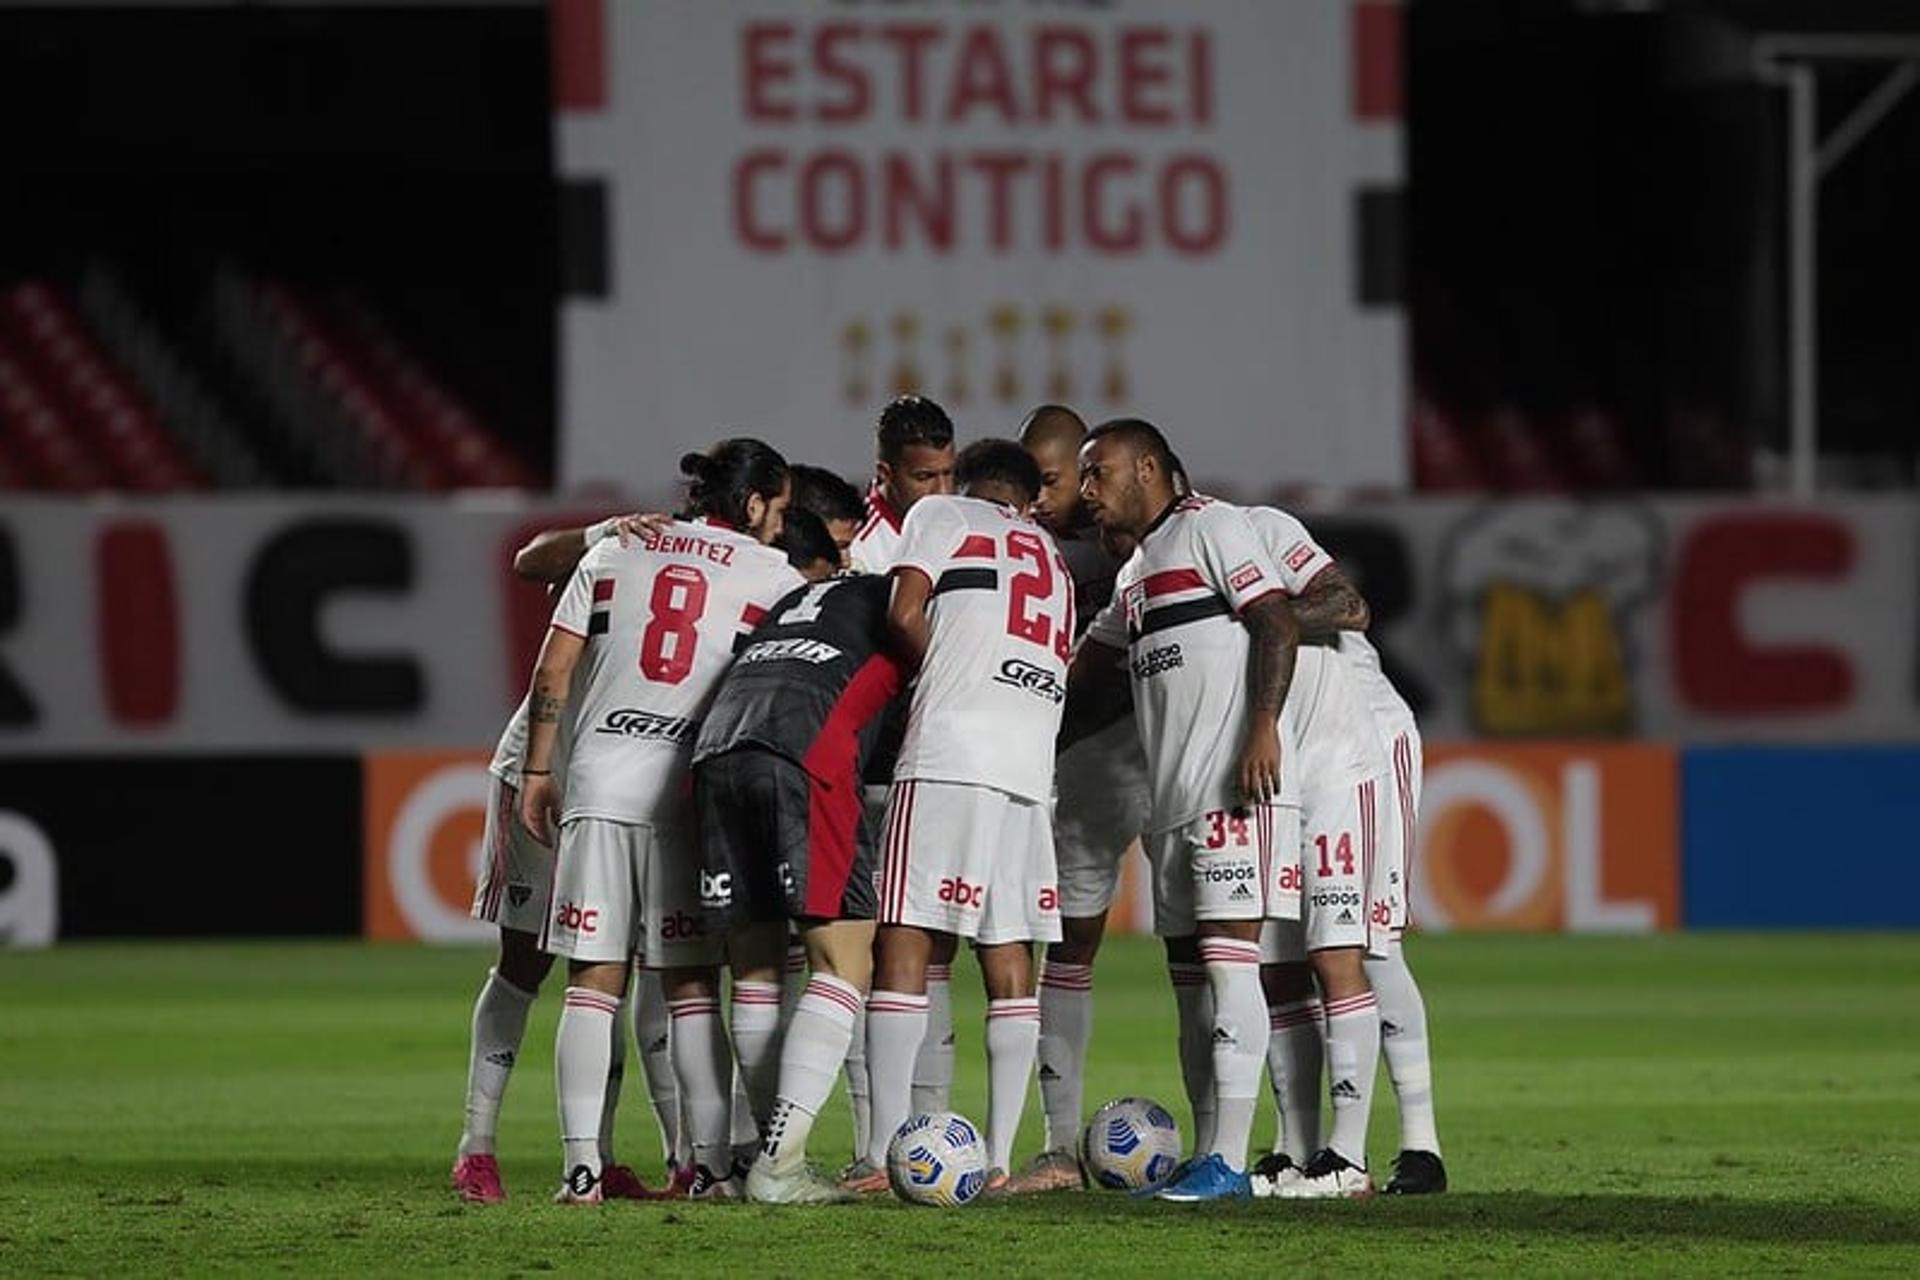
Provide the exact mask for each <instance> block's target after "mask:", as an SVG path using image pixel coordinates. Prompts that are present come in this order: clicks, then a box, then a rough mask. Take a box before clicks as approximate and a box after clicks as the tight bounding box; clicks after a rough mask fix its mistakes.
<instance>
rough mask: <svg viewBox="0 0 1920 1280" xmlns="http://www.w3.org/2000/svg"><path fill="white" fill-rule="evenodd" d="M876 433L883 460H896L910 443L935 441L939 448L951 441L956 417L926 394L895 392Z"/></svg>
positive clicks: (934, 443)
mask: <svg viewBox="0 0 1920 1280" xmlns="http://www.w3.org/2000/svg"><path fill="white" fill-rule="evenodd" d="M874 434H875V435H876V436H878V437H879V440H880V458H881V460H882V461H883V462H887V463H895V462H898V461H900V455H901V454H902V453H904V452H905V451H906V448H907V446H908V445H910V444H926V445H932V446H933V447H934V448H936V449H945V448H947V447H948V446H949V445H951V444H952V443H953V419H952V418H949V417H948V416H947V411H946V410H945V409H942V408H941V407H940V406H939V405H937V404H935V403H934V402H933V401H931V400H929V399H927V398H926V397H925V396H896V397H895V398H894V399H892V400H889V401H887V407H886V408H884V409H882V410H881V411H880V422H879V424H878V425H877V426H876V427H875V428H874Z"/></svg>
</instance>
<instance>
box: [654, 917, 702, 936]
mask: <svg viewBox="0 0 1920 1280" xmlns="http://www.w3.org/2000/svg"><path fill="white" fill-rule="evenodd" d="M706 936H707V922H706V921H705V920H702V919H700V917H698V916H690V915H688V914H687V913H686V912H684V911H674V912H671V913H669V914H668V915H666V916H663V917H662V918H661V920H660V941H662V942H692V941H693V940H695V939H697V938H704V937H706Z"/></svg>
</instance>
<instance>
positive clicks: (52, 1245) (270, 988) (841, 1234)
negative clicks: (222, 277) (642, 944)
mask: <svg viewBox="0 0 1920 1280" xmlns="http://www.w3.org/2000/svg"><path fill="white" fill-rule="evenodd" d="M1411 956H1412V959H1413V963H1414V967H1415V971H1416V973H1418V974H1419V976H1420V978H1421V980H1422V983H1423V985H1424V987H1425V989H1426V992H1427V998H1428V1002H1429V1007H1430V1010H1431V1013H1432V1022H1433V1034H1434V1042H1435V1072H1436V1076H1437V1090H1438V1097H1439V1106H1440V1121H1441V1132H1442V1137H1443V1139H1444V1141H1445V1143H1446V1148H1447V1159H1448V1166H1449V1169H1450V1171H1451V1174H1452V1177H1453V1184H1454V1189H1453V1190H1452V1191H1451V1192H1450V1193H1449V1194H1447V1195H1445V1196H1440V1197H1434V1198H1431V1199H1426V1200H1409V1201H1390V1200H1386V1199H1384V1198H1376V1199H1374V1200H1373V1201H1370V1202H1364V1203H1339V1204H1312V1205H1299V1204H1279V1203H1274V1202H1257V1203H1253V1204H1242V1205H1230V1206H1206V1207H1185V1206H1173V1205H1159V1204H1152V1203H1135V1202H1130V1201H1128V1200H1127V1199H1125V1198H1124V1197H1121V1196H1116V1195H1112V1194H1107V1193H1092V1192H1086V1193H1066V1194H1061V1195H1055V1196H1050V1197H1043V1198H1038V1199H1031V1200H1027V1201H1024V1202H1012V1203H995V1204H984V1205H977V1206H974V1207H971V1208H968V1209H965V1210H960V1211H955V1212H947V1213H941V1212H938V1211H933V1210H926V1209H912V1208H908V1207H906V1206H904V1205H900V1204H896V1203H892V1202H891V1201H888V1202H885V1203H874V1204H864V1205H856V1206H848V1207H843V1208H825V1209H812V1210H774V1209H767V1208H762V1207H758V1206H746V1205H686V1204H680V1205H664V1206H663V1205H638V1204H616V1205H608V1206H605V1207H603V1208H602V1209H600V1210H598V1211H594V1210H580V1209H563V1208H558V1207H555V1206H553V1205H550V1204H548V1203H546V1197H547V1192H548V1191H549V1190H550V1188H551V1187H552V1186H553V1184H554V1183H555V1181H556V1179H557V1175H558V1151H557V1141H556V1138H555V1129H554V1119H553V1114H554V1104H553V1095H552V1077H551V1072H550V1064H551V1052H552V1050H551V1045H552V1028H553V1019H554V1017H555V1015H556V1013H557V1011H558V1007H559V1003H560V1002H559V1000H558V998H557V994H558V992H557V987H550V988H549V991H548V994H547V996H546V998H543V999H542V1000H541V1002H540V1003H539V1005H538V1006H536V1014H535V1018H534V1022H533V1025H532V1027H531V1029H530V1031H529V1034H528V1040H527V1049H526V1051H525V1053H524V1054H523V1056H522V1065H521V1068H520V1071H519V1074H518V1076H517V1078H516V1079H515V1081H514V1085H513V1089H512V1091H511V1092H510V1094H509V1096H508V1099H507V1107H506V1114H505V1117H504V1120H503V1124H502V1131H501V1156H502V1163H503V1167H504V1169H505V1172H506V1176H507V1181H508V1187H509V1189H510V1191H511V1192H512V1194H513V1199H512V1201H511V1202H510V1203H509V1204H507V1205H504V1206H499V1207H494V1208H487V1209H475V1208H468V1207H465V1206H462V1205H459V1204H457V1203H455V1202H454V1200H453V1199H452V1196H451V1195H450V1193H449V1192H448V1191H447V1189H446V1181H445V1180H446V1173H447V1166H448V1164H449V1161H450V1157H451V1151H452V1147H453V1143H454V1139H455V1137H456V1136H457V1131H458V1127H459V1114H460V1095H461V1090H462V1087H463V1081H464V1071H465V1046H466V1034H467V1031H466V1022H467V1015H468V1011H469V1008H470V1005H471V1000H472V997H473V994H474V991H475V990H476V989H477V986H478V983H479V981H480V979H481V976H482V974H483V972H484V969H485V965H486V963H487V961H486V957H485V955H484V954H483V953H481V952H477V951H463V950H454V951H447V950H440V951H434V950H426V949H413V948H376V947H370V946H363V945H357V944H311V945H307V944H280V943H261V944H257V945H217V946H216V945H206V946H185V945H162V944H136V945H121V946H72V947H67V948H63V949H59V950H55V951H51V952H47V953H41V954H31V955H22V954H3V953H0V1274H13V1275H50V1274H76V1275H102V1274H108V1273H122V1272H126V1271H133V1272H136V1273H152V1272H163V1273H201V1272H212V1271H229V1272H242V1273H249V1274H257V1273H268V1272H321V1273H331V1274H353V1273H368V1272H373V1273H388V1272H400V1271H425V1270H433V1271H442V1272H459V1273H466V1274H484V1275H496V1274H504V1273H530V1272H547V1271H568V1272H585V1271H615V1272H643V1271H644V1272H648V1273H653V1274H661V1275H676V1274H696V1273H697V1274H712V1275H740V1276H760V1275H791V1276H810V1275H816V1274H819V1275H851V1274H868V1275H904V1274H916V1273H918V1274H962V1275H964V1274H967V1273H970V1272H979V1273H986V1274H1009V1275H1011V1274H1026V1275H1037V1276H1059V1275H1069V1276H1075V1275H1101V1274H1129V1275H1131V1274H1148V1273H1158V1274H1168V1275H1181V1276H1207V1275H1213V1274H1222V1275H1239V1274H1252V1273H1255V1272H1261V1273H1267V1274H1272V1273H1276V1272H1282V1271H1284V1272H1291V1273H1295V1274H1306V1275H1326V1276H1337V1275H1343V1274H1345V1275H1357V1276H1369V1275H1395V1276H1397V1275H1400V1274H1459V1273H1488V1272H1502V1273H1512V1272H1529V1273H1533V1272H1556V1273H1584V1274H1595V1273H1601V1272H1604V1271H1609V1270H1611V1271H1614V1272H1626V1271H1631V1272H1634V1273H1655V1274H1663V1275H1664V1274H1675V1273H1713V1274H1727V1273H1735V1272H1739V1273H1752V1272H1766V1273H1783V1272H1800V1273H1808V1274H1818V1275H1833V1274H1842V1275H1851V1274H1857V1273H1861V1272H1870V1271H1889V1272H1896V1271H1897V1272H1905V1273H1907V1274H1913V1273H1914V1272H1915V1271H1916V1270H1920V939H1916V938H1913V937H1901V936H1884V935H1883V936H1805V935H1798V936H1764V937H1763V936H1747V935H1712V934H1705V935H1683V936H1673V937H1662V938H1653V939H1636V940H1610V939H1559V938H1519V937H1512V938H1417V939H1415V940H1413V942H1412V943H1411ZM955 985H956V991H957V992H959V997H960V998H959V999H958V1000H957V1001H956V1003H957V1005H958V1017H957V1021H958V1024H959V1028H960V1037H961V1039H960V1047H961V1056H960V1064H961V1065H960V1076H959V1082H958V1084H957V1087H956V1102H957V1104H958V1107H959V1109H960V1110H962V1111H964V1112H968V1113H970V1114H972V1115H974V1116H976V1117H981V1116H982V1112H983V1104H984V1093H985V1084H984V1080H985V1071H984V1067H983V1065H982V1063H981V1061H980V1052H979V1046H980V1032H979V1021H978V1019H979V1013H980V1002H979V997H978V993H977V991H976V990H974V989H973V987H975V986H976V985H977V984H975V983H974V973H973V970H972V968H971V966H970V965H967V964H966V963H965V962H963V963H962V965H961V966H959V969H958V975H957V981H956V984H955ZM1095 1001H1096V1008H1097V1032H1096V1038H1095V1043H1094V1050H1093V1061H1092V1065H1091V1080H1090V1082H1089V1087H1088V1100H1089V1103H1090V1104H1091V1103H1094V1102H1097V1101H1099V1100H1100V1099H1101V1098H1103V1097H1106V1096H1109V1095H1113V1094H1118V1093H1122V1092H1135V1093H1143V1094H1147V1095H1150V1096H1154V1097H1157V1098H1160V1099H1162V1100H1164V1101H1166V1102H1168V1103H1169V1104H1176V1105H1175V1110H1176V1113H1180V1114H1183V1115H1184V1107H1183V1106H1180V1105H1177V1104H1180V1103H1181V1102H1182V1098H1181V1093H1180V1088H1179V1077H1178V1072H1177V1069H1176V1066H1175V1063H1174V1059H1173V1054H1172V1050H1171V1044H1170V1041H1171V1028H1172V1002H1171V998H1170V996H1169V994H1168V992H1167V988H1166V985H1165V980H1164V978H1163V977H1162V976H1161V974H1160V971H1159V967H1158V956H1157V952H1156V950H1155V949H1154V947H1153V945H1152V944H1151V943H1149V942H1147V941H1144V940H1138V939H1122V940H1117V941H1115V942H1113V943H1112V944H1111V945H1110V946H1109V948H1108V950H1107V952H1106V953H1105V954H1104V955H1103V956H1102V957H1101V960H1100V966H1099V970H1098V977H1097V979H1096V986H1095ZM637 1077H638V1072H637V1070H636V1071H632V1072H630V1073H629V1078H628V1088H627V1095H626V1102H625V1107H624V1111H623V1115H622V1123H621V1140H622V1146H623V1153H624V1155H625V1157H626V1158H628V1159H630V1160H632V1161H633V1162H634V1163H636V1164H637V1165H639V1166H640V1167H641V1168H642V1171H643V1173H646V1174H648V1175H649V1176H651V1175H652V1173H653V1171H654V1168H655V1166H657V1164H658V1154H657V1142H656V1140H655V1136H654V1134H655V1131H654V1127H653V1120H652V1117H651V1113H650V1111H649V1109H648V1106H647V1102H646V1096H645V1092H644V1090H643V1089H642V1088H641V1087H640V1084H639V1080H638V1078H637ZM1381 1079H1382V1090H1383V1092H1382V1101H1381V1103H1380V1104H1379V1106H1378V1107H1377V1108H1376V1111H1375V1125H1374V1131H1373V1143H1372V1156H1373V1160H1374V1163H1375V1166H1376V1171H1379V1172H1384V1169H1385V1166H1386V1163H1387V1161H1388V1159H1389V1158H1390V1157H1391V1156H1392V1154H1393V1151H1394V1146H1395V1141H1394V1135H1395V1132H1396V1131H1395V1128H1394V1123H1395V1120H1394V1114H1393V1105H1392V1102H1391V1093H1390V1092H1387V1091H1386V1090H1385V1073H1384V1071H1383V1072H1382V1075H1381ZM1028 1120H1029V1132H1028V1133H1027V1134H1026V1135H1025V1140H1024V1141H1023V1142H1022V1144H1021V1150H1020V1155H1021V1156H1022V1157H1023V1158H1024V1156H1025V1155H1026V1154H1028V1153H1030V1152H1031V1151H1032V1150H1033V1149H1034V1148H1035V1147H1036V1146H1037V1144H1038V1141H1039V1139H1038V1127H1037V1126H1038V1103H1037V1099H1036V1101H1035V1102H1034V1103H1033V1104H1032V1105H1030V1106H1029V1109H1028ZM1271 1126H1272V1120H1271V1118H1270V1114H1263V1116H1262V1119H1261V1121H1260V1128H1259V1130H1258V1132H1257V1133H1256V1138H1257V1140H1259V1141H1261V1142H1264V1141H1265V1140H1266V1139H1267V1138H1269V1137H1270V1136H1271V1134H1272V1127H1271ZM848 1141H849V1137H848V1127H847V1122H846V1115H845V1109H844V1107H843V1106H842V1105H841V1104H840V1102H839V1101H838V1100H837V1099H836V1101H835V1102H834V1103H832V1104H830V1106H829V1110H828V1114H827V1121H826V1123H825V1124H824V1125H823V1127H822V1131H821V1134H820V1141H819V1143H818V1144H817V1148H816V1151H817V1154H819V1155H820V1156H821V1157H822V1158H823V1160H826V1161H831V1162H835V1163H837V1162H838V1160H839V1159H841V1158H843V1157H844V1156H845V1154H846V1149H847V1145H848Z"/></svg>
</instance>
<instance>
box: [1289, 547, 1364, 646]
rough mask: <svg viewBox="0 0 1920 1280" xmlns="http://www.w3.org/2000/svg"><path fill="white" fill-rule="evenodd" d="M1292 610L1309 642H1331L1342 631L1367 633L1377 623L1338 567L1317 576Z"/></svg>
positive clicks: (1321, 572)
mask: <svg viewBox="0 0 1920 1280" xmlns="http://www.w3.org/2000/svg"><path fill="white" fill-rule="evenodd" d="M1291 607H1292V609H1293V618H1294V621H1295V622H1298V623H1299V624H1300V636H1301V638H1302V639H1305V640H1331V639H1333V638H1334V637H1335V635H1336V633H1338V632H1341V631H1365V630H1366V629H1367V624H1368V623H1369V622H1371V621H1372V620H1373V615H1372V612H1371V611H1370V610H1369V609H1368V608H1367V600H1366V597H1365V596H1363V595H1361V594H1360V589H1359V588H1358V587H1356V586H1354V585H1353V582H1352V580H1351V579H1349V578H1348V577H1347V575H1346V574H1345V573H1342V572H1341V570H1340V566H1339V565H1337V564H1330V565H1328V566H1327V567H1326V568H1324V569H1322V570H1321V571H1320V572H1319V573H1317V574H1315V575H1314V576H1313V581H1312V582H1310V583H1308V584H1307V589H1306V590H1305V591H1303V592H1301V593H1300V594H1299V595H1297V596H1295V597H1294V598H1293V600H1292V601H1291Z"/></svg>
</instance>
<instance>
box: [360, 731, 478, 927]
mask: <svg viewBox="0 0 1920 1280" xmlns="http://www.w3.org/2000/svg"><path fill="white" fill-rule="evenodd" d="M491 759H492V756H491V754H482V753H476V752H470V751H469V752H453V751H414V752H381V753H376V754H373V755H369V756H368V757H367V758H366V810H365V822H364V826H363V828H362V830H363V832H364V834H363V836H362V840H361V848H362V850H363V851H364V866H363V867H362V876H363V885H362V892H361V901H362V902H363V903H364V904H365V909H364V915H363V920H362V924H363V930H364V932H365V934H366V936H367V937H369V938H374V939H378V940H380V941H387V942H398V941H406V940H419V941H423V942H486V941H490V940H492V939H493V938H494V937H495V936H496V935H497V933H498V930H497V929H496V928H495V927H494V926H493V925H490V924H486V923H484V922H482V921H479V920H475V919H473V918H472V917H471V916H470V915H468V908H469V907H471V906H472V904H473V886H474V881H475V879H476V878H477V877H478V876H479V874H480V868H481V860H482V858H484V857H485V855H486V847H485V841H484V839H483V833H484V832H485V829H486V821H487V788H488V784H489V782H490V781H491V777H490V775H489V774H488V773H487V764H488V762H489V761H490V760H491Z"/></svg>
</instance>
